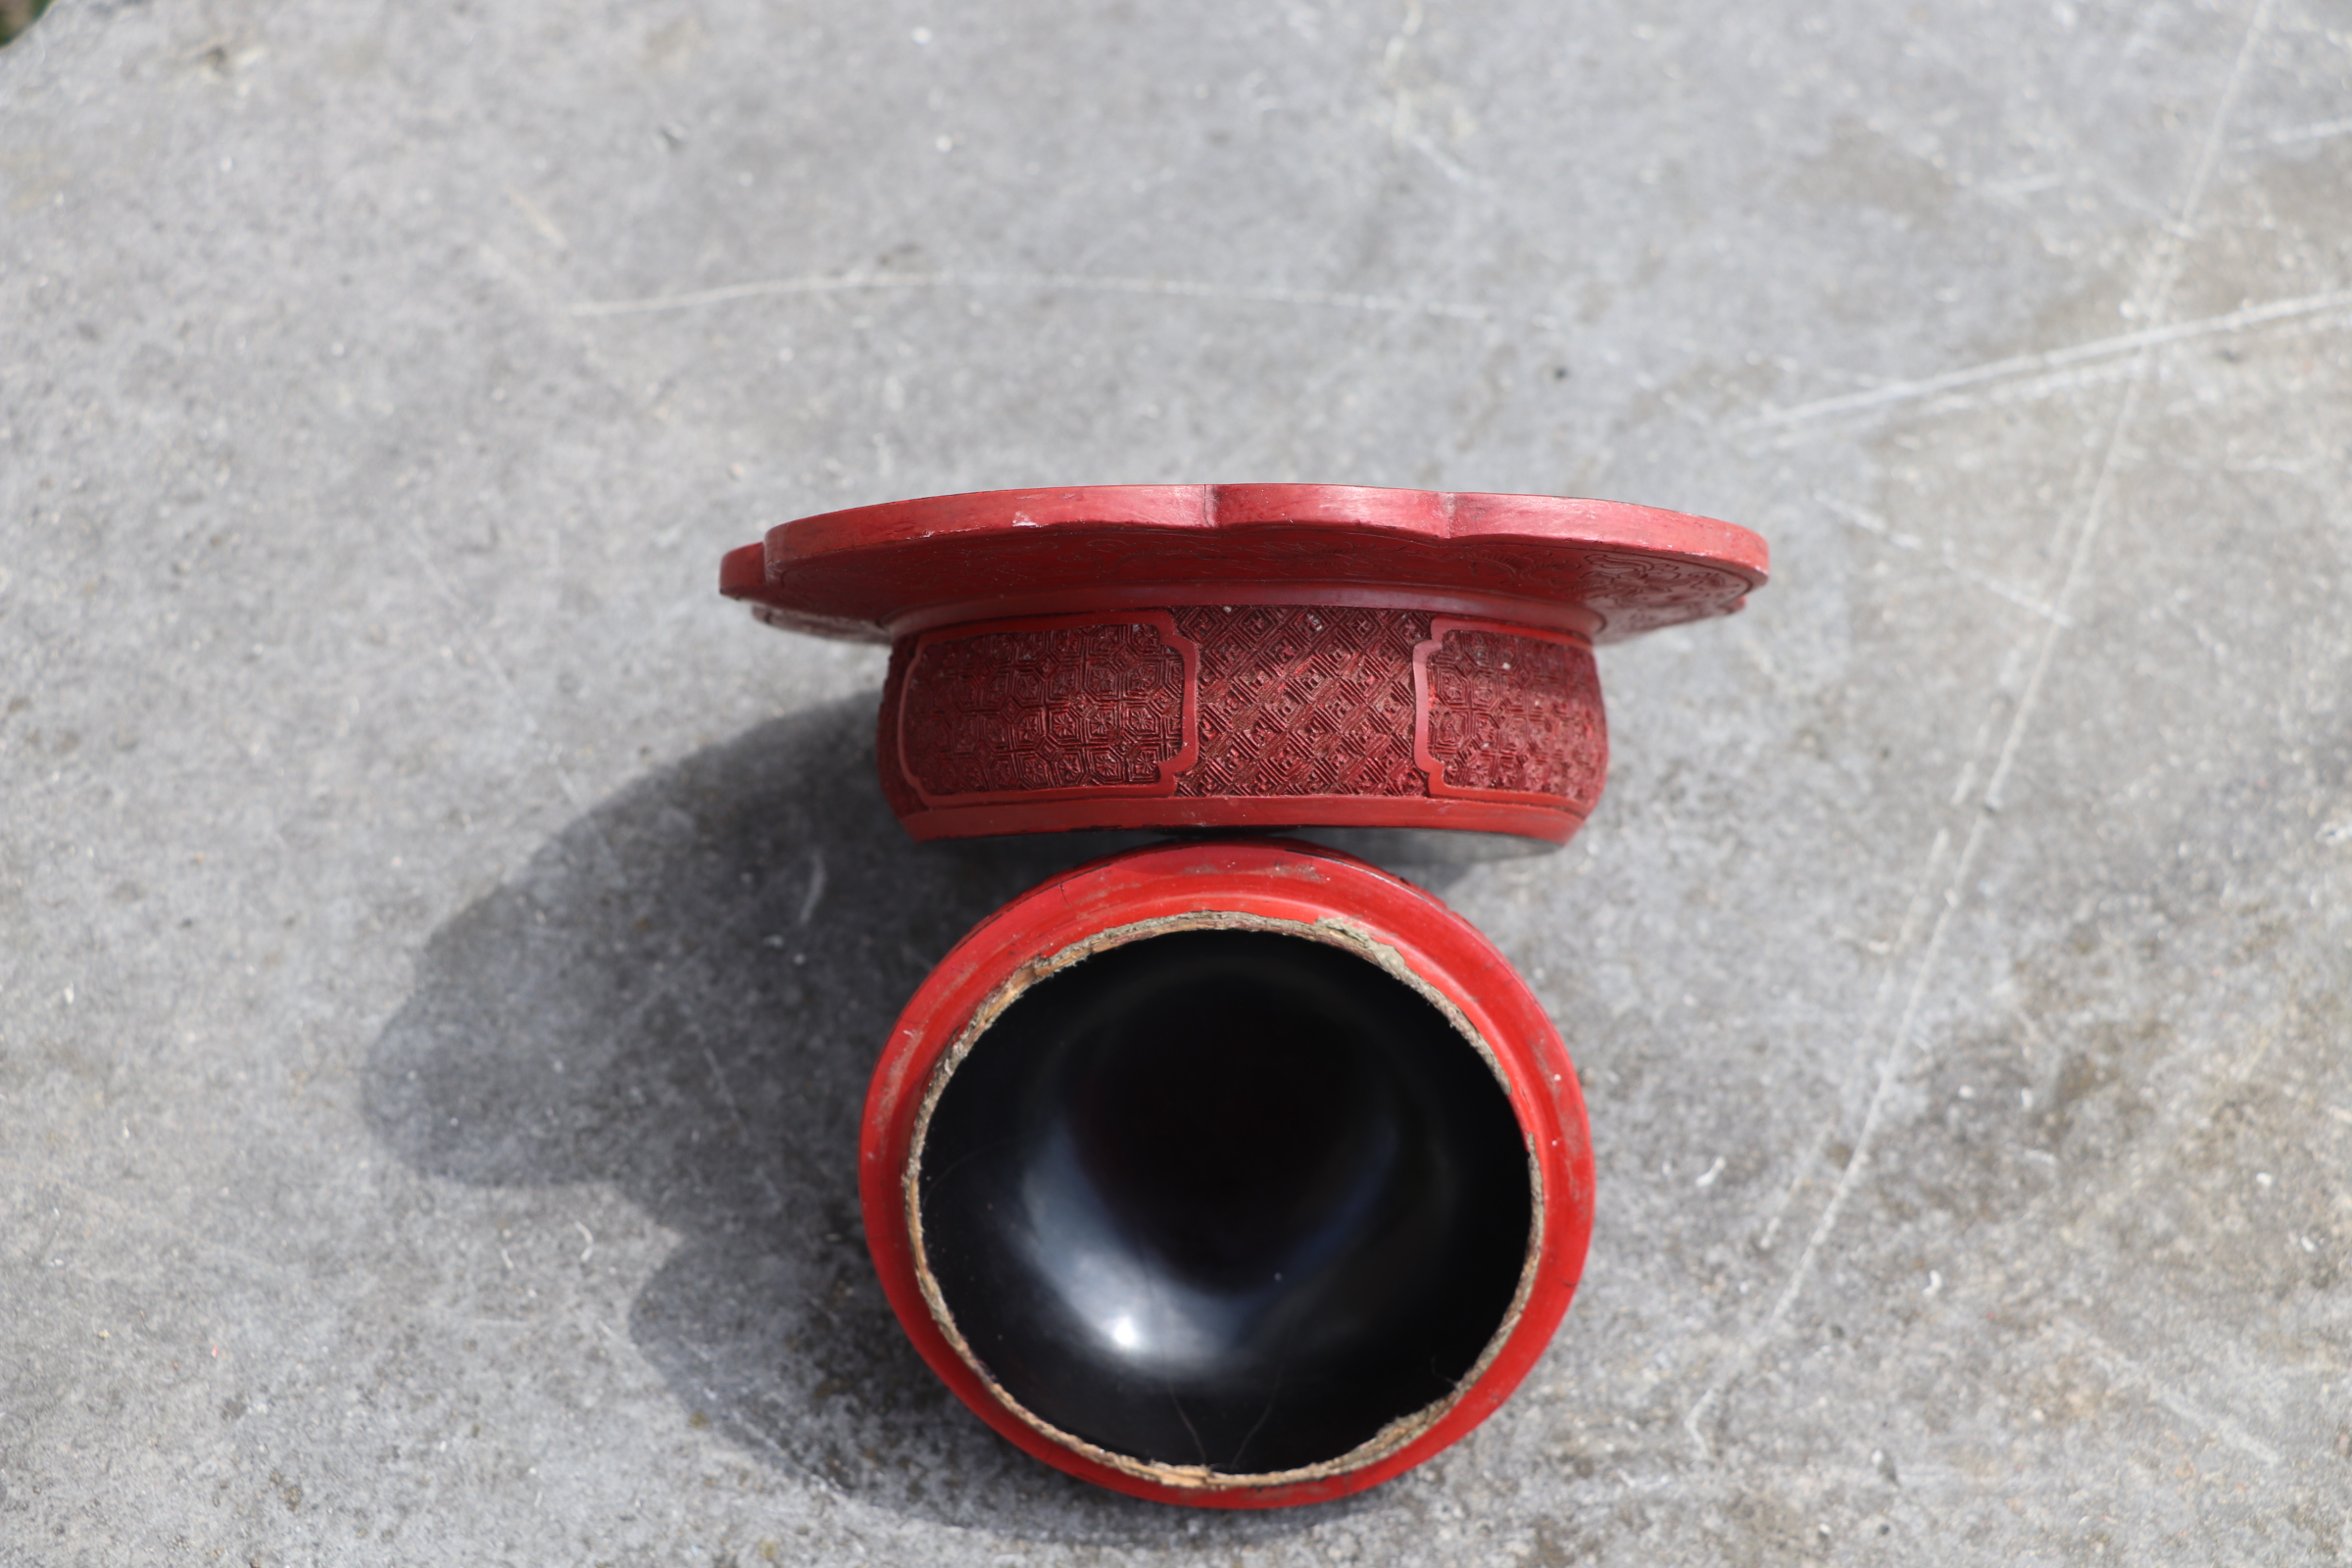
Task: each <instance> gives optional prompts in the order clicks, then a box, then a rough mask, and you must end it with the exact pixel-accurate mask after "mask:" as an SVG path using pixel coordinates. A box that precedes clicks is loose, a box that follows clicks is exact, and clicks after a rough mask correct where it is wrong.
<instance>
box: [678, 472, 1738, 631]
mask: <svg viewBox="0 0 2352 1568" xmlns="http://www.w3.org/2000/svg"><path fill="white" fill-rule="evenodd" d="M1769 571H1770V558H1769V552H1768V550H1767V548H1766V546H1765V543H1764V540H1763V538H1762V537H1761V536H1760V535H1758V534H1756V533H1753V532H1751V531H1750V530H1748V529H1746V528H1742V527H1740V526H1739V525H1737V524H1735V523H1729V522H1722V521H1718V520H1716V519H1715V518H1712V517H1700V516H1692V515H1688V514H1684V513H1678V512H1666V511H1662V510H1660V509H1658V508H1655V507H1642V506H1636V505H1633V504H1631V503H1628V502H1620V501H1593V500H1583V499H1577V498H1572V497H1563V496H1535V495H1496V494H1485V493H1479V492H1472V491H1433V490H1392V489H1379V488H1374V487H1370V486H1363V485H1334V484H1228V485H1207V484H1191V485H1081V486H1075V487H1069V488H1061V489H1033V490H990V491H979V492H974V493H970V494H963V495H947V496H926V497H922V498H919V499H915V500H907V501H893V502H886V503H883V504H881V505H878V506H867V507H853V508H850V509H848V510H846V511H841V512H827V513H819V514H817V515H812V516H807V517H798V518H795V519H793V520H792V521H789V522H784V523H779V524H777V525H776V526H775V527H773V528H770V529H769V530H768V531H767V534H766V537H765V538H764V539H763V540H761V541H760V543H759V544H754V545H746V546H744V547H742V548H741V549H739V550H735V551H732V552H730V553H729V554H728V556H727V557H726V560H725V562H724V564H723V565H722V567H721V570H720V585H719V586H720V592H721V593H724V594H726V595H727V596H728V597H730V598H736V599H743V600H747V601H749V602H751V603H752V604H754V605H755V606H757V607H759V608H760V612H761V615H762V618H764V619H766V620H769V621H770V622H772V623H774V624H777V625H781V626H784V627H786V628H788V629H791V630H796V631H805V632H813V633H816V634H818V635H823V636H833V637H846V638H853V639H857V640H861V641H889V640H891V638H893V637H894V636H895V635H897V634H898V633H899V632H900V631H901V630H902V629H904V628H905V627H906V626H907V625H909V624H912V623H919V622H925V621H928V622H929V623H933V624H936V623H937V622H938V618H939V612H940V609H941V607H943V606H964V605H969V606H971V607H972V610H973V614H974V617H975V618H977V617H979V616H981V615H985V614H987V613H991V612H992V607H998V606H1011V605H1014V604H1016V603H1019V602H1021V601H1022V600H1023V599H1024V597H1025V596H1029V597H1034V596H1038V595H1047V594H1052V593H1054V592H1062V593H1068V592H1071V591H1086V590H1101V591H1103V592H1105V593H1109V594H1117V593H1119V592H1121V591H1123V590H1135V589H1143V588H1170V589H1172V590H1176V589H1189V590H1191V591H1194V592H1202V593H1205V592H1210V591H1212V590H1213V588H1214V587H1215V586H1217V585H1221V584H1243V583H1251V584H1280V583H1284V582H1300V583H1305V582H1313V583H1317V584H1322V585H1327V586H1328V585H1332V584H1340V585H1350V586H1356V587H1379V588H1386V589H1391V590H1395V591H1397V592H1400V593H1407V594H1409V593H1412V592H1415V591H1419V592H1428V593H1441V594H1452V595H1472V596H1484V597H1487V598H1490V599H1493V600H1494V601H1495V602H1496V603H1497V604H1507V603H1510V602H1513V601H1517V602H1522V603H1526V604H1532V605H1542V606H1548V607H1551V608H1553V609H1557V610H1570V611H1576V612H1581V613H1582V615H1581V616H1580V618H1585V619H1589V621H1590V623H1591V625H1592V626H1593V640H1594V641H1598V642H1613V641H1616V640H1618V639H1619V638H1622V637H1627V636H1631V635H1633V634H1635V633H1637V632H1642V631H1648V630H1652V629H1655V628H1656V627H1659V626H1665V625H1673V624H1678V623H1681V622H1684V621H1691V620H1700V619H1705V618H1707V617H1710V616H1714V615H1722V614H1730V613H1734V612H1735V611H1737V610H1739V609H1740V606H1741V605H1742V604H1743V603H1744V602H1745V598H1746V595H1747V594H1748V593H1749V592H1750V591H1752V590H1753V589H1755V588H1758V587H1761V586H1762V585H1763V584H1764V582H1765V580H1766V578H1767V576H1768V574H1769Z"/></svg>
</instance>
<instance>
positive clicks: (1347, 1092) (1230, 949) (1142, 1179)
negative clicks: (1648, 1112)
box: [917, 930, 1532, 1474]
mask: <svg viewBox="0 0 2352 1568" xmlns="http://www.w3.org/2000/svg"><path fill="white" fill-rule="evenodd" d="M917 1157H918V1158H919V1160H920V1167H919V1175H918V1184H917V1192H918V1194H919V1201H920V1205H921V1214H922V1229H923V1248H924V1254H925V1260H926V1262H927V1264H928V1266H929V1268H930V1270H931V1272H932V1274H933V1276H934V1278H935V1279H936V1280H937V1282H938V1285H939V1290H940V1294H941V1297H942V1298H943V1299H944V1300H945V1301H946V1303H947V1307H948V1311H949V1313H950V1315H951V1316H952V1317H953V1318H954V1319H955V1322H956V1327H957V1328H958V1329H959V1330H960V1331H961V1333H962V1335H963V1337H964V1340H965V1343H966V1344H967V1345H969V1346H970V1347H971V1348H972V1351H973V1353H974V1354H975V1355H976V1356H977V1357H978V1358H979V1359H980V1360H981V1362H982V1363H983V1364H984V1365H985V1366H986V1367H987V1368H988V1370H989V1372H990V1373H991V1374H992V1375H993V1376H994V1377H995V1378H996V1380H997V1381H998V1383H999V1384H1000V1385H1001V1386H1002V1387H1003V1388H1004V1389H1005V1392H1006V1393H1008V1394H1009V1395H1011V1397H1013V1398H1014V1399H1015V1400H1017V1401H1018V1402H1019V1403H1020V1404H1021V1405H1022V1406H1023V1407H1025V1408H1026V1409H1027V1410H1029V1411H1030V1412H1031V1413H1032V1414H1034V1415H1036V1416H1038V1417H1039V1418H1041V1419H1043V1420H1044V1421H1046V1422H1047V1423H1049V1424H1051V1425H1052V1426H1054V1427H1057V1428H1059V1429H1060V1430H1062V1431H1064V1432H1067V1433H1070V1434H1072V1435H1074V1436H1076V1437H1079V1438H1082V1439H1084V1440H1086V1441H1087V1442H1089V1443H1091V1444H1094V1445H1096V1446H1099V1447H1102V1448H1105V1449H1108V1450H1109V1451H1111V1452H1113V1453H1117V1454H1122V1455H1125V1456H1128V1457H1131V1458H1136V1459H1143V1460H1148V1461H1154V1462H1158V1463H1164V1464H1172V1465H1208V1466H1211V1467H1214V1468H1215V1469H1217V1470H1220V1471H1224V1472H1228V1473H1241V1474H1266V1473H1270V1472H1274V1471H1282V1470H1291V1469H1298V1468H1302V1467H1305V1466H1309V1465H1314V1464H1319V1463H1322V1462H1325V1461H1328V1460H1331V1459H1335V1458H1338V1457H1340V1456H1341V1455H1343V1454H1346V1453H1348V1451H1349V1450H1350V1449H1353V1448H1355V1447H1357V1446H1360V1445H1362V1444H1364V1443H1366V1442H1368V1441H1369V1440H1371V1439H1372V1438H1374V1437H1375V1436H1377V1435H1378V1434H1379V1432H1380V1430H1381V1429H1382V1428H1383V1427H1384V1426H1385V1425H1387V1424H1388V1423H1389V1422H1391V1421H1394V1420H1396V1419H1397V1418H1398V1417H1400V1416H1406V1415H1410V1414H1412V1413H1414V1412H1416V1411H1419V1410H1423V1409H1426V1408H1427V1407H1428V1406H1430V1405H1431V1404H1432V1403H1434V1402H1436V1401H1438V1400H1440V1399H1443V1398H1445V1397H1446V1396H1447V1395H1448V1394H1449V1393H1450V1392H1451V1391H1452V1390H1453V1388H1454V1387H1455V1385H1456V1384H1457V1383H1458V1382H1459V1381H1460V1380H1461V1378H1462V1376H1463V1375H1464V1374H1465V1373H1466V1372H1468V1371H1469V1370H1470V1369H1471V1367H1472V1365H1473V1364H1474V1363H1475V1362H1476V1361H1477V1360H1478V1358H1479V1355H1480V1353H1481V1352H1482V1351H1483V1350H1484V1349H1485V1348H1486V1347H1487V1345H1488V1343H1489V1342H1490V1341H1491V1340H1492V1339H1493V1338H1494V1337H1495V1332H1496V1330H1497V1329H1498V1328H1499V1327H1500V1326H1501V1324H1502V1322H1503V1319H1504V1318H1505V1316H1506V1315H1507V1313H1508V1311H1509V1308H1510V1303H1511V1299H1512V1297H1513V1295H1514V1294H1515V1292H1516V1290H1517V1288H1518V1283H1519V1277H1520V1273H1521V1271H1522V1269H1523V1267H1524V1266H1525V1263H1526V1257H1527V1250H1528V1243H1529V1228H1530V1218H1531V1211H1532V1198H1531V1192H1530V1177H1529V1174H1528V1171H1529V1167H1528V1157H1527V1149H1526V1144H1525V1141H1524V1139H1523V1137H1522V1135H1521V1133H1520V1130H1519V1125H1518V1121H1517V1119H1516V1118H1515V1117H1514V1116H1513V1114H1512V1112H1511V1108H1510V1103H1509V1101H1508V1100H1507V1098H1506V1097H1505V1096H1504V1093H1503V1089H1502V1085H1501V1084H1500V1083H1499V1082H1498V1081H1497V1080H1496V1078H1495V1073H1494V1070H1493V1069H1492V1068H1491V1067H1489V1066H1488V1064H1487V1062H1486V1060H1485V1058H1484V1057H1482V1056H1481V1055H1480V1054H1479V1053H1478V1052H1477V1051H1476V1050H1475V1049H1474V1048H1473V1047H1472V1046H1471V1044H1470V1043H1469V1042H1468V1041H1467V1040H1466V1039H1464V1038H1463V1037H1462V1035H1461V1034H1460V1033H1459V1032H1458V1031H1456V1030H1455V1029H1454V1028H1453V1027H1452V1026H1451V1025H1450V1024H1449V1023H1447V1022H1446V1018H1445V1016H1444V1015H1443V1014H1442V1013H1440V1012H1439V1011H1438V1009H1437V1008H1436V1007H1435V1006H1434V1005H1431V1003H1430V1002H1429V1001H1428V1000H1427V999H1425V998H1424V997H1422V996H1421V995H1420V994H1419V993H1418V992H1416V991H1414V990H1413V989H1412V988H1411V987H1410V986H1407V985H1405V984H1404V983H1403V982H1401V981H1399V980H1397V979H1396V978H1394V977H1393V976H1391V975H1389V974H1388V973H1386V972H1385V971H1383V970H1382V969H1380V968H1378V967H1377V966H1375V965H1374V964H1372V963H1371V962H1369V961H1367V960H1365V959H1363V958H1359V957H1357V956H1353V955H1352V954H1349V953H1347V952H1345V951H1343V950H1341V949H1338V948H1334V947H1331V946H1329V945H1327V944H1324V943H1320V942H1315V941H1311V940H1307V939H1305V938H1300V937H1293V936H1286V935H1282V934H1279V933H1271V932H1264V931H1226V930H1212V931H1187V932H1177V933H1172V934H1169V935H1165V936H1157V937H1150V938H1146V939H1143V940H1140V941H1135V942H1130V943H1127V944H1125V945H1124V946H1121V947H1117V948H1113V949H1111V950H1109V951H1107V952H1104V953H1101V954H1098V955H1096V956H1092V957H1089V958H1086V959H1084V960H1082V961H1081V962H1079V963H1077V964H1075V965H1073V966H1071V967H1070V968H1068V969H1065V970H1063V971H1061V972H1060V973H1058V974H1056V975H1054V976H1052V977H1051V978H1049V979H1047V980H1045V981H1043V982H1041V983H1039V984H1038V985H1036V986H1033V987H1032V988H1031V989H1030V990H1028V991H1027V992H1025V993H1024V994H1023V995H1022V996H1021V997H1020V998H1019V999H1018V1000H1016V1001H1015V1002H1014V1003H1013V1005H1011V1006H1010V1007H1008V1008H1007V1009H1006V1010H1005V1013H1004V1014H1003V1016H1001V1017H1000V1018H999V1019H998V1020H997V1022H996V1023H995V1024H994V1025H993V1026H992V1027H991V1028H990V1029H989V1030H988V1032H987V1033H986V1034H985V1035H983V1036H981V1038H980V1039H979V1040H978V1041H977V1042H976V1043H975V1044H974V1046H973V1048H972V1050H971V1052H970V1054H968V1055H967V1056H966V1057H965V1058H964V1059H963V1061H962V1063H961V1064H960V1065H959V1066H958V1067H957V1068H956V1071H955V1073H954V1075H953V1076H952V1077H951V1078H950V1079H949V1080H948V1084H947V1087H946V1088H945V1090H944V1091H943V1092H942V1093H941V1096H940V1099H939V1102H938V1104H937V1106H936V1107H935V1108H934V1110H933V1113H932V1118H931V1122H930V1127H929V1130H928V1132H927V1134H926V1136H925V1139H924V1143H923V1146H922V1149H921V1151H920V1152H919V1154H918V1156H917Z"/></svg>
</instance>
